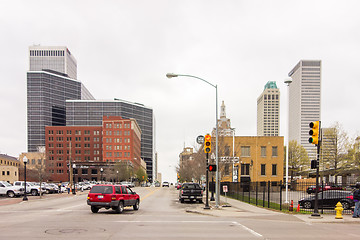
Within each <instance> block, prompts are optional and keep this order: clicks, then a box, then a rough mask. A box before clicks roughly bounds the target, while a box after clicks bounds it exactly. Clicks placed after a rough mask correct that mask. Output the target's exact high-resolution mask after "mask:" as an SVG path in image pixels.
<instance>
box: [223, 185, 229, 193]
mask: <svg viewBox="0 0 360 240" xmlns="http://www.w3.org/2000/svg"><path fill="white" fill-rule="evenodd" d="M223 192H224V193H225V192H228V186H227V185H224V186H223Z"/></svg>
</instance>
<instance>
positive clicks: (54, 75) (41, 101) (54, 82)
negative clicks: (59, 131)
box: [27, 46, 94, 152]
mask: <svg viewBox="0 0 360 240" xmlns="http://www.w3.org/2000/svg"><path fill="white" fill-rule="evenodd" d="M29 62H30V64H29V69H30V70H29V71H28V72H27V124H28V125H27V130H28V152H35V151H37V147H39V146H45V126H65V125H66V106H65V100H67V99H94V98H93V97H92V95H91V94H90V93H89V91H87V89H86V88H85V86H84V85H82V83H81V82H80V81H78V80H76V60H75V58H74V57H73V56H72V55H71V53H70V51H69V50H68V49H67V48H66V47H44V46H31V47H30V48H29Z"/></svg>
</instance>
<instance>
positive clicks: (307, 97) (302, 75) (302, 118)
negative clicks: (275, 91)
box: [288, 60, 321, 159]
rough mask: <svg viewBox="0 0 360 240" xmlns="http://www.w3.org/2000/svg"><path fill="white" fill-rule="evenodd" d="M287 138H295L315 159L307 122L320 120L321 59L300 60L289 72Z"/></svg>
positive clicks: (314, 149) (314, 148)
mask: <svg viewBox="0 0 360 240" xmlns="http://www.w3.org/2000/svg"><path fill="white" fill-rule="evenodd" d="M288 75H289V77H291V78H292V83H291V84H290V87H289V97H290V99H289V106H290V108H289V140H290V141H291V140H295V141H297V142H298V143H299V144H301V145H302V146H303V147H304V148H305V149H306V151H307V152H308V155H309V158H310V159H315V156H316V147H315V145H313V144H311V143H309V141H308V139H309V130H310V127H309V123H310V122H313V121H319V120H321V61H320V60H301V61H300V62H299V63H298V64H296V66H295V67H294V68H293V69H292V70H291V71H290V72H289V74H288Z"/></svg>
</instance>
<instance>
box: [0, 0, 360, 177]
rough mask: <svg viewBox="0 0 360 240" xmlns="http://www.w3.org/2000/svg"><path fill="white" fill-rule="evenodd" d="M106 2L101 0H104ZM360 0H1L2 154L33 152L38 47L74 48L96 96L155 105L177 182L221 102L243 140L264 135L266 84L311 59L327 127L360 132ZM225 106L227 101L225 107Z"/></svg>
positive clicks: (160, 148)
mask: <svg viewBox="0 0 360 240" xmlns="http://www.w3.org/2000/svg"><path fill="white" fill-rule="evenodd" d="M100 2H101V3H100ZM359 9H360V1H356V0H354V1H330V0H324V1H304V0H302V1H289V0H284V1H280V0H279V1H265V0H264V1H255V0H251V1H250V0H249V1H240V0H233V1H230V0H218V1H211V0H188V1H186V0H182V1H170V0H166V1H165V0H164V1H160V0H152V1H150V0H143V1H136V0H132V1H121V0H117V1H89V0H86V1H85V0H84V1H74V0H71V1H66V0H62V1H30V0H24V1H16V0H12V1H1V2H0V36H1V37H0V44H1V46H2V49H1V52H0V76H1V87H0V113H1V115H0V116H1V117H0V152H1V153H6V154H9V155H11V156H15V157H18V155H19V154H20V153H21V152H25V151H26V150H27V149H26V148H27V140H26V138H27V133H26V131H27V128H26V71H27V70H28V68H29V60H28V47H29V46H31V45H33V44H41V45H43V46H48V45H51V46H67V47H68V48H69V50H70V51H71V52H72V54H73V55H74V56H75V58H76V60H77V64H78V79H79V80H80V81H82V82H83V83H84V84H85V86H86V87H87V88H88V89H89V90H90V92H91V93H92V94H93V95H94V97H95V98H96V99H113V98H119V99H124V100H127V101H131V102H138V103H142V104H144V105H146V106H149V107H151V108H153V110H154V115H155V119H156V132H155V134H156V151H157V152H158V156H159V157H158V159H159V163H158V165H159V171H160V172H161V173H162V174H163V180H168V181H175V179H176V173H175V166H176V165H177V164H178V156H179V153H180V152H181V151H182V149H183V147H184V145H185V146H196V144H195V139H196V137H197V136H198V135H204V134H206V133H209V132H211V130H212V128H213V127H214V126H215V88H213V87H211V86H210V85H207V84H206V83H204V82H202V81H199V80H197V79H193V78H185V77H181V78H173V79H167V78H166V76H165V75H166V73H168V72H174V73H179V74H190V75H195V76H198V77H200V78H204V79H206V80H207V81H209V82H211V83H212V84H217V85H218V95H219V106H220V105H221V102H222V101H225V105H226V114H227V117H228V118H230V119H231V124H232V127H235V128H236V135H237V136H255V135H256V108H257V105H256V100H257V98H258V96H259V95H260V94H261V93H262V91H263V89H264V85H265V84H266V83H267V81H276V82H277V86H278V88H280V93H281V104H280V111H281V119H280V124H281V127H280V134H281V136H285V135H286V128H285V126H286V122H285V121H286V117H285V116H286V112H287V110H286V108H285V107H286V106H287V99H286V96H287V89H286V86H285V84H284V83H283V81H284V79H285V77H287V74H288V73H289V72H290V70H291V69H292V68H293V67H294V66H295V65H296V64H297V63H298V62H299V60H301V59H305V60H322V98H321V100H322V105H321V117H322V119H321V120H322V126H324V127H327V126H330V125H331V124H333V123H334V122H336V121H338V122H339V123H340V124H342V125H343V127H344V129H345V130H346V131H347V132H348V133H349V135H350V136H351V137H354V136H356V135H357V134H360V131H359V130H360V127H359V116H360V113H359V107H360V100H359V99H360V98H358V97H356V96H357V95H358V93H359V90H360V81H359V80H360V59H359V58H360V14H359ZM219 109H220V108H219Z"/></svg>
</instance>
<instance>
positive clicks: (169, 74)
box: [166, 73, 220, 208]
mask: <svg viewBox="0 0 360 240" xmlns="http://www.w3.org/2000/svg"><path fill="white" fill-rule="evenodd" d="M166 77H167V78H173V77H191V78H196V79H199V80H201V81H203V82H205V83H207V84H209V85H210V86H212V87H214V88H215V91H216V118H215V124H216V125H215V126H216V143H215V144H216V153H215V154H216V157H215V158H216V159H215V160H216V183H215V195H216V196H215V205H216V207H217V208H218V207H219V204H220V194H219V193H220V184H219V180H220V179H219V158H218V152H219V151H218V150H219V149H218V90H217V85H214V84H212V83H210V82H208V81H206V80H205V79H202V78H199V77H196V76H193V75H187V74H175V73H167V74H166Z"/></svg>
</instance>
